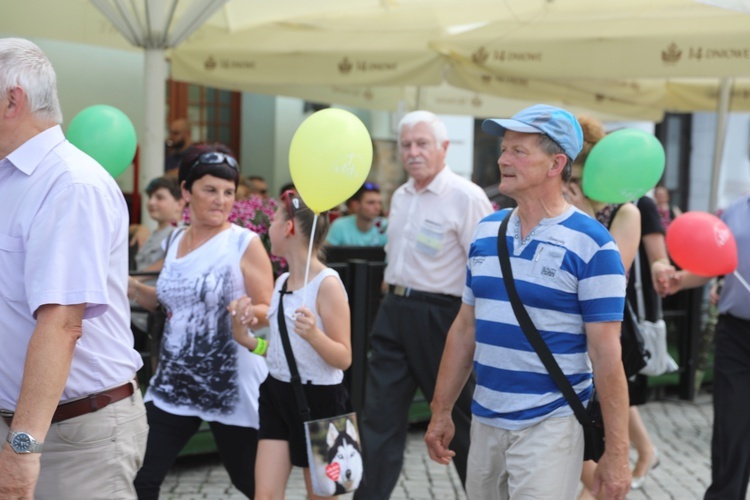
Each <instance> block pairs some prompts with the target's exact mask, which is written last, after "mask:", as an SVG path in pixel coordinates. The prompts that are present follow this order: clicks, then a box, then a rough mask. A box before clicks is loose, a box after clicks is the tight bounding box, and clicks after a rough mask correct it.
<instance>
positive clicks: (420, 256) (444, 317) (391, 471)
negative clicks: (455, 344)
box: [355, 111, 492, 500]
mask: <svg viewBox="0 0 750 500" xmlns="http://www.w3.org/2000/svg"><path fill="white" fill-rule="evenodd" d="M399 133H400V135H399V146H400V149H401V160H402V163H403V165H404V169H405V170H406V172H407V173H408V174H409V180H408V181H407V182H406V183H405V184H403V185H402V186H401V187H399V188H398V189H397V190H396V192H395V193H394V194H393V198H392V199H391V211H390V213H389V216H388V230H387V235H388V243H387V244H386V247H385V250H386V254H387V256H388V265H387V267H386V269H385V281H386V283H387V284H388V294H387V295H386V296H385V298H384V299H383V302H382V303H381V304H380V309H379V310H378V314H377V316H376V318H375V322H374V324H373V328H372V333H371V334H370V345H371V352H370V358H369V362H368V365H367V369H368V373H367V387H366V389H365V409H364V418H363V419H362V423H361V436H362V450H363V453H364V456H365V471H366V473H365V475H366V479H367V482H366V484H364V485H361V486H360V488H359V489H358V490H357V493H356V495H355V498H357V499H358V500H364V499H381V498H388V497H389V496H390V494H391V492H392V490H393V488H394V486H395V485H396V481H397V480H398V475H399V473H400V472H401V466H402V463H403V455H404V446H405V444H406V429H407V418H408V412H409V406H410V405H411V402H412V399H413V398H414V394H415V391H416V389H417V388H419V389H421V391H422V393H423V394H424V396H425V397H426V398H427V400H428V401H429V400H431V399H432V395H433V392H434V390H435V381H436V379H437V374H438V368H439V366H440V358H441V356H442V354H443V346H444V344H445V337H446V335H447V332H448V329H449V328H450V326H451V323H453V320H454V319H455V317H456V314H457V313H458V310H459V308H460V307H461V294H462V293H463V289H464V284H465V282H466V266H465V263H466V259H467V257H468V252H469V245H470V244H471V237H472V235H473V233H474V228H475V227H476V225H477V223H478V222H479V221H480V220H481V219H482V218H483V217H485V216H486V215H488V214H490V213H491V212H492V205H491V204H490V201H489V199H487V195H486V194H485V193H484V191H483V190H482V189H481V188H480V187H479V186H477V185H476V184H474V183H472V182H471V181H469V180H467V179H464V178H463V177H461V176H459V175H457V174H456V173H455V172H453V171H452V170H451V169H450V168H449V167H448V166H447V165H446V163H445V155H446V152H447V151H448V142H449V141H448V133H447V130H446V127H445V124H444V123H443V122H442V121H441V120H440V119H439V118H438V117H437V116H435V115H434V114H432V113H430V112H428V111H413V112H411V113H409V114H407V115H406V116H404V117H403V119H402V120H401V122H400V123H399ZM473 388H474V380H473V377H472V378H470V380H469V381H468V382H467V383H466V385H465V387H464V388H463V390H462V392H461V397H460V398H459V401H458V403H457V404H456V406H455V409H454V412H453V417H454V421H455V422H456V428H457V430H456V435H455V438H454V440H453V447H454V449H455V450H456V458H455V461H454V462H455V464H456V469H457V472H458V475H459V477H460V478H461V482H462V483H464V482H465V480H466V458H467V456H468V449H469V426H470V423H471V410H470V406H471V396H472V392H473ZM384 409H387V411H383V410H384Z"/></svg>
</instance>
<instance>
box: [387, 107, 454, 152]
mask: <svg viewBox="0 0 750 500" xmlns="http://www.w3.org/2000/svg"><path fill="white" fill-rule="evenodd" d="M417 123H426V124H427V125H429V126H430V129H432V135H433V137H435V142H437V143H438V144H442V143H444V142H445V141H447V140H448V129H447V128H445V123H443V122H442V120H440V118H438V117H437V115H435V113H431V112H430V111H412V112H411V113H407V114H405V115H404V117H403V118H401V121H399V122H398V142H399V144H400V143H401V132H402V131H403V130H404V128H411V127H413V126H415V125H416V124H417Z"/></svg>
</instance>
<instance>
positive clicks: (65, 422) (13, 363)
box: [0, 38, 148, 500]
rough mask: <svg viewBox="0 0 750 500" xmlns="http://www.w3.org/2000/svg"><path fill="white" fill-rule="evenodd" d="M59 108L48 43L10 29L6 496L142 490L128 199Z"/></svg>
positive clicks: (3, 181)
mask: <svg viewBox="0 0 750 500" xmlns="http://www.w3.org/2000/svg"><path fill="white" fill-rule="evenodd" d="M61 122H62V113H61V112H60V105H59V103H58V99H57V89H56V78H55V72H54V70H53V68H52V66H51V64H50V62H49V61H48V60H47V58H46V56H45V55H44V53H43V52H42V51H41V50H40V49H39V47H37V46H36V45H34V44H33V43H31V42H29V41H27V40H22V39H18V38H5V39H0V214H2V216H1V217H0V345H1V346H2V348H0V410H2V418H0V438H1V439H2V440H3V442H4V444H3V446H2V450H1V451H0V498H2V499H5V498H24V499H26V498H32V497H34V498H37V499H56V500H59V499H82V498H135V490H134V488H133V485H132V481H133V478H134V477H135V474H136V472H137V469H138V468H139V467H140V464H141V461H142V458H143V453H144V451H145V444H146V436H147V433H148V425H147V423H146V417H145V408H144V406H143V399H142V398H141V393H140V391H139V390H138V387H137V383H136V382H135V380H134V377H135V373H136V371H137V370H138V368H140V366H141V365H142V360H141V358H140V356H139V354H138V353H137V352H136V351H135V350H134V349H133V339H132V334H131V333H130V328H129V323H130V306H129V303H128V300H127V293H126V290H127V272H128V236H127V231H128V213H127V207H126V205H125V200H124V198H123V196H122V193H121V192H120V190H119V188H118V187H117V184H116V183H115V182H114V180H113V179H112V178H111V176H110V175H109V174H108V173H107V172H106V171H105V170H104V169H103V168H102V167H101V166H100V165H99V164H98V163H97V162H96V161H95V160H93V159H92V158H90V157H89V156H87V155H86V154H84V153H82V152H81V151H80V150H78V149H77V148H75V147H74V146H73V145H71V144H70V143H69V142H68V141H66V140H65V137H64V136H63V133H62V129H61V128H60V125H59V124H60V123H61Z"/></svg>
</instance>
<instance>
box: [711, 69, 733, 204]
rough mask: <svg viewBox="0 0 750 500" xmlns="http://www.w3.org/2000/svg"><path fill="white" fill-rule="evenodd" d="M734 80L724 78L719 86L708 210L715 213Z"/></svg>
mask: <svg viewBox="0 0 750 500" xmlns="http://www.w3.org/2000/svg"><path fill="white" fill-rule="evenodd" d="M733 82H734V79H732V78H722V79H721V83H720V84H719V104H718V108H717V110H716V138H715V139H714V158H713V160H714V161H713V169H712V170H711V172H712V176H711V195H710V198H709V202H708V210H709V211H710V212H715V211H716V209H717V208H718V206H717V205H718V202H719V180H720V177H721V159H722V157H723V156H724V142H725V139H726V130H727V119H728V111H729V100H730V98H731V91H732V83H733Z"/></svg>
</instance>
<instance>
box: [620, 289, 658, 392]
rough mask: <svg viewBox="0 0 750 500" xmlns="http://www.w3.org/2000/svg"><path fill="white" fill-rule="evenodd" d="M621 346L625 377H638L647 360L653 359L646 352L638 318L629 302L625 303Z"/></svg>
mask: <svg viewBox="0 0 750 500" xmlns="http://www.w3.org/2000/svg"><path fill="white" fill-rule="evenodd" d="M620 346H621V347H622V366H623V368H624V369H625V376H626V377H627V378H630V377H632V376H633V375H637V374H638V372H640V371H641V370H642V369H643V368H644V367H645V366H646V360H648V359H649V358H650V357H651V353H649V352H648V351H647V350H646V347H645V345H644V343H643V336H642V335H641V329H640V327H639V326H638V318H637V316H636V315H635V312H634V311H633V307H632V306H631V305H630V301H628V300H626V301H625V312H624V314H623V317H622V330H621V333H620Z"/></svg>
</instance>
